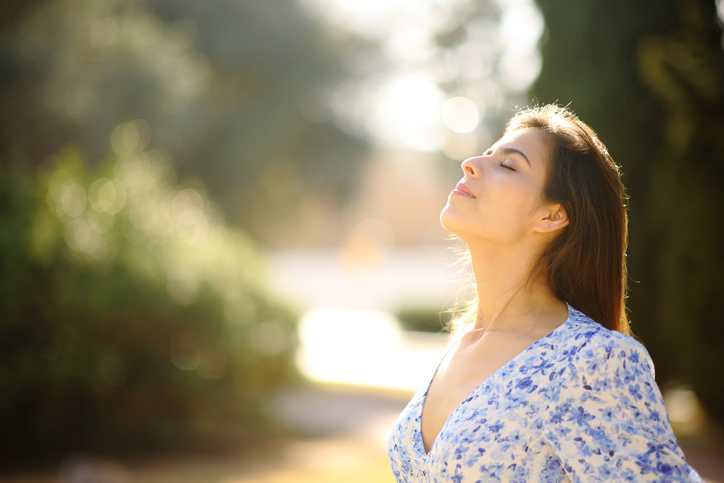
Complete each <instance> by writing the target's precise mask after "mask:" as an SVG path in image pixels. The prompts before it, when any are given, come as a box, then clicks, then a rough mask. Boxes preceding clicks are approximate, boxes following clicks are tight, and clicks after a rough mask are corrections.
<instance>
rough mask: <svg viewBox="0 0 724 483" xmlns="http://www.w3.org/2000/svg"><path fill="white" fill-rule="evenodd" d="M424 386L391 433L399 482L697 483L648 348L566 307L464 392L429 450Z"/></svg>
mask: <svg viewBox="0 0 724 483" xmlns="http://www.w3.org/2000/svg"><path fill="white" fill-rule="evenodd" d="M428 388H429V384H428V385H427V386H426V387H423V388H421V389H420V390H419V391H418V393H417V394H415V396H413V398H412V400H411V401H410V403H409V404H408V405H407V407H406V408H405V410H404V411H403V412H402V414H401V415H400V416H399V418H398V419H397V422H396V423H395V426H394V427H393V430H392V434H391V435H390V439H389V457H390V463H391V465H392V471H393V473H394V475H395V478H396V479H397V482H398V483H413V482H414V483H421V482H430V483H433V482H440V483H442V482H454V483H463V482H465V483H468V482H469V483H486V482H520V483H531V482H569V481H573V482H614V481H632V482H639V481H656V482H702V481H703V480H702V479H701V478H700V477H699V475H698V474H697V473H696V472H695V471H694V470H693V469H692V468H691V467H690V466H689V465H688V464H687V463H686V462H685V461H684V454H683V453H682V451H681V449H680V448H679V445H678V444H677V443H676V438H675V436H674V434H673V432H672V430H671V425H670V424H669V420H668V416H667V414H666V408H665V407H664V403H663V400H662V398H661V393H660V392H659V390H658V388H657V386H656V382H655V381H654V367H653V364H652V362H651V358H650V357H649V355H648V353H647V352H646V349H644V348H643V346H642V345H641V344H639V343H638V342H637V341H636V340H634V339H633V338H631V337H629V336H627V335H624V334H621V333H619V332H615V331H611V330H608V329H606V328H605V327H603V326H601V325H600V324H598V323H596V322H594V321H593V320H591V319H590V318H588V317H587V316H585V315H583V314H582V313H581V312H578V311H577V310H575V309H573V308H572V307H570V306H569V307H568V319H567V320H566V321H565V322H564V323H563V324H562V325H561V326H560V327H558V328H557V329H555V330H554V331H553V332H551V333H550V334H548V335H547V336H545V337H543V338H542V339H540V340H539V341H537V342H536V343H534V344H533V345H531V346H530V347H528V348H527V349H525V350H524V351H523V352H521V353H520V354H518V355H517V356H516V357H515V358H513V359H512V360H511V361H510V362H508V363H507V364H506V365H504V366H503V367H502V368H500V369H499V370H498V371H497V372H495V373H494V374H493V375H492V376H490V377H489V378H488V379H487V380H486V381H485V382H483V383H482V384H481V385H480V386H478V387H477V388H476V389H475V390H474V391H473V392H472V393H470V395H469V396H468V397H467V398H466V399H465V400H464V401H463V402H462V403H461V404H460V405H459V406H458V407H457V408H456V409H455V411H454V412H453V413H452V415H451V416H450V418H449V419H448V420H447V422H446V423H445V425H444V426H443V428H442V430H441V431H440V434H439V435H438V437H437V439H436V440H435V442H434V443H433V445H432V447H431V448H430V451H429V453H426V452H425V448H424V446H423V442H422V435H421V430H420V420H421V414H422V406H423V403H424V402H425V396H426V395H427V390H428Z"/></svg>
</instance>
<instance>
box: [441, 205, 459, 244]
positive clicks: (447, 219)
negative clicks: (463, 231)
mask: <svg viewBox="0 0 724 483" xmlns="http://www.w3.org/2000/svg"><path fill="white" fill-rule="evenodd" d="M456 215H457V213H455V208H453V207H451V206H450V203H449V202H448V204H447V205H445V208H443V209H442V211H441V212H440V224H441V225H442V227H443V228H445V229H446V230H447V231H449V232H451V233H454V234H455V235H458V236H460V234H459V233H458V229H459V228H460V220H458V216H456Z"/></svg>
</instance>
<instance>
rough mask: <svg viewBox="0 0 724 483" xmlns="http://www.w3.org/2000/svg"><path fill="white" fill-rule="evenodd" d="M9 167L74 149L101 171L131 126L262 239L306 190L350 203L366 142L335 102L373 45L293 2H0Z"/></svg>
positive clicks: (1, 150)
mask: <svg viewBox="0 0 724 483" xmlns="http://www.w3.org/2000/svg"><path fill="white" fill-rule="evenodd" d="M7 15H12V17H13V21H12V22H8V23H4V22H3V20H0V72H2V74H0V104H2V105H3V109H2V111H1V112H0V126H2V127H1V128H0V164H2V163H4V162H6V161H7V159H8V155H13V156H15V158H23V159H26V160H29V162H31V163H33V164H36V163H38V162H40V160H42V159H43V158H44V157H46V156H48V155H51V154H54V153H55V152H57V150H58V149H60V148H61V147H62V146H65V145H66V144H68V143H74V144H76V145H77V146H79V148H80V149H81V150H82V151H83V152H84V153H86V161H88V162H89V163H90V164H92V165H94V164H96V163H97V162H98V160H99V159H101V158H102V157H103V156H105V153H106V152H107V151H108V145H107V140H108V139H109V137H110V134H111V132H112V131H113V129H114V128H115V127H116V126H117V125H118V124H119V123H120V122H122V121H126V120H130V119H145V120H146V121H147V123H148V125H149V126H150V127H151V128H152V132H151V131H149V133H151V134H152V135H151V136H150V146H151V147H152V148H156V149H164V150H165V151H166V152H168V153H169V154H170V156H171V159H173V162H174V163H175V164H176V169H177V171H178V172H180V173H182V174H183V175H184V176H186V175H190V174H193V175H195V176H198V177H199V178H201V179H202V180H203V181H204V184H205V185H206V186H207V187H208V189H209V190H210V192H211V193H213V195H214V198H215V199H217V200H219V202H220V203H221V204H222V205H223V206H224V212H225V213H226V215H227V216H228V218H229V219H230V221H232V222H234V223H236V224H237V225H240V226H243V227H244V228H245V229H246V230H247V231H248V232H250V233H252V234H253V235H254V236H256V237H257V238H258V239H262V240H265V241H270V240H271V239H273V238H275V236H276V237H277V238H278V236H277V235H276V232H275V231H274V230H275V229H278V227H279V226H280V225H282V226H283V224H284V223H288V222H289V220H293V219H294V216H295V212H296V211H295V210H296V208H297V207H298V206H299V203H298V202H299V200H300V199H302V197H303V196H304V195H305V194H308V193H309V192H313V191H314V192H320V193H322V194H324V195H326V196H328V197H329V198H331V199H342V198H343V196H344V195H346V194H349V193H350V191H351V190H350V188H351V187H352V185H353V182H354V180H355V179H356V174H358V173H359V168H360V167H361V166H362V162H361V160H362V156H363V154H364V150H365V144H364V142H362V141H361V140H360V139H359V138H358V137H356V136H354V135H351V134H349V133H347V132H344V131H342V130H341V129H340V128H338V127H337V125H336V124H335V123H334V119H333V118H334V113H333V112H332V110H331V107H330V106H329V105H328V104H329V103H328V101H327V97H328V94H329V92H331V91H332V90H333V89H334V88H335V87H336V86H337V85H338V84H339V83H341V82H342V81H344V80H346V79H348V78H349V77H350V76H351V75H352V72H351V70H350V69H349V68H348V67H349V65H348V64H349V60H348V59H350V58H352V57H354V56H355V55H356V53H357V51H358V50H360V49H362V48H366V47H365V46H364V45H363V44H361V43H359V42H356V41H354V40H353V39H352V38H350V39H348V40H347V41H343V39H335V40H332V39H331V38H330V37H329V35H328V33H327V32H325V31H324V29H323V28H321V27H320V25H318V24H317V23H316V22H315V21H314V20H313V19H312V18H310V17H308V16H306V15H305V14H304V12H303V9H302V7H301V6H300V5H299V4H298V2H297V1H296V0H265V1H261V2H260V1H256V0H241V1H234V2H228V1H215V2H211V3H209V2H198V1H186V0H140V1H134V2H126V1H124V0H108V1H104V2H98V1H93V0H80V1H77V0H49V1H45V2H27V4H26V5H25V6H24V7H22V8H20V7H19V6H18V5H15V3H14V2H13V3H11V4H8V5H5V4H3V5H2V6H0V18H2V19H4V17H5V16H7Z"/></svg>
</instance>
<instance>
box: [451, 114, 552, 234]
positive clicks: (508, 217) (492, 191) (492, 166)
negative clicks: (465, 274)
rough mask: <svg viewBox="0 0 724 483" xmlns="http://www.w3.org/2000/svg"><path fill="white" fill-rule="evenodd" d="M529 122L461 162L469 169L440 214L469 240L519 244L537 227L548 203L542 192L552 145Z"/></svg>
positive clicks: (464, 170) (452, 228) (453, 229)
mask: <svg viewBox="0 0 724 483" xmlns="http://www.w3.org/2000/svg"><path fill="white" fill-rule="evenodd" d="M543 136H544V135H543V133H542V132H541V131H539V130H538V129H533V128H528V129H522V130H518V131H514V132H511V133H508V134H506V135H505V136H503V137H502V138H501V139H500V140H499V141H498V142H497V143H495V144H494V145H493V146H492V147H491V148H490V149H488V150H487V151H486V152H485V153H483V155H482V156H476V157H473V158H468V159H466V160H465V161H463V163H462V169H463V173H464V174H465V175H464V176H463V178H462V180H460V182H459V183H458V185H457V187H456V188H455V189H454V190H453V191H452V192H451V193H450V195H449V196H448V200H447V205H445V208H443V210H442V213H441V215H440V221H441V222H442V225H443V226H444V227H445V228H446V229H448V230H449V231H451V232H453V233H455V234H456V235H458V236H459V237H460V238H462V239H463V240H465V241H466V242H467V243H468V245H470V244H471V243H474V242H475V241H476V240H477V241H488V242H492V243H494V244H499V245H511V246H512V245H516V244H517V243H518V242H520V241H522V240H524V239H525V238H526V237H528V236H530V235H532V234H533V233H534V232H535V231H537V227H538V226H539V225H540V221H539V220H540V219H541V218H542V217H544V216H545V211H546V209H547V208H548V207H547V206H546V203H544V202H543V200H542V198H541V191H542V189H543V185H544V183H545V178H546V166H547V162H548V161H547V160H548V155H549V151H550V148H549V145H548V144H547V143H546V141H545V139H544V137H543Z"/></svg>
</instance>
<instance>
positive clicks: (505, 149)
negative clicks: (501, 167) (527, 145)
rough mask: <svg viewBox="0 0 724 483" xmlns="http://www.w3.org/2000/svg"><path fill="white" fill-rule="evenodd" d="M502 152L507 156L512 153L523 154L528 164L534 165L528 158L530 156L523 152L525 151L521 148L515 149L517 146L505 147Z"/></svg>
mask: <svg viewBox="0 0 724 483" xmlns="http://www.w3.org/2000/svg"><path fill="white" fill-rule="evenodd" d="M500 152H502V153H503V154H505V155H506V156H507V155H510V154H513V153H516V154H520V155H521V156H523V158H524V159H525V161H526V162H527V163H528V166H530V167H531V168H532V167H533V165H531V164H530V160H528V156H526V155H525V154H524V153H523V151H520V150H518V149H515V148H503V149H501V150H500Z"/></svg>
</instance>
